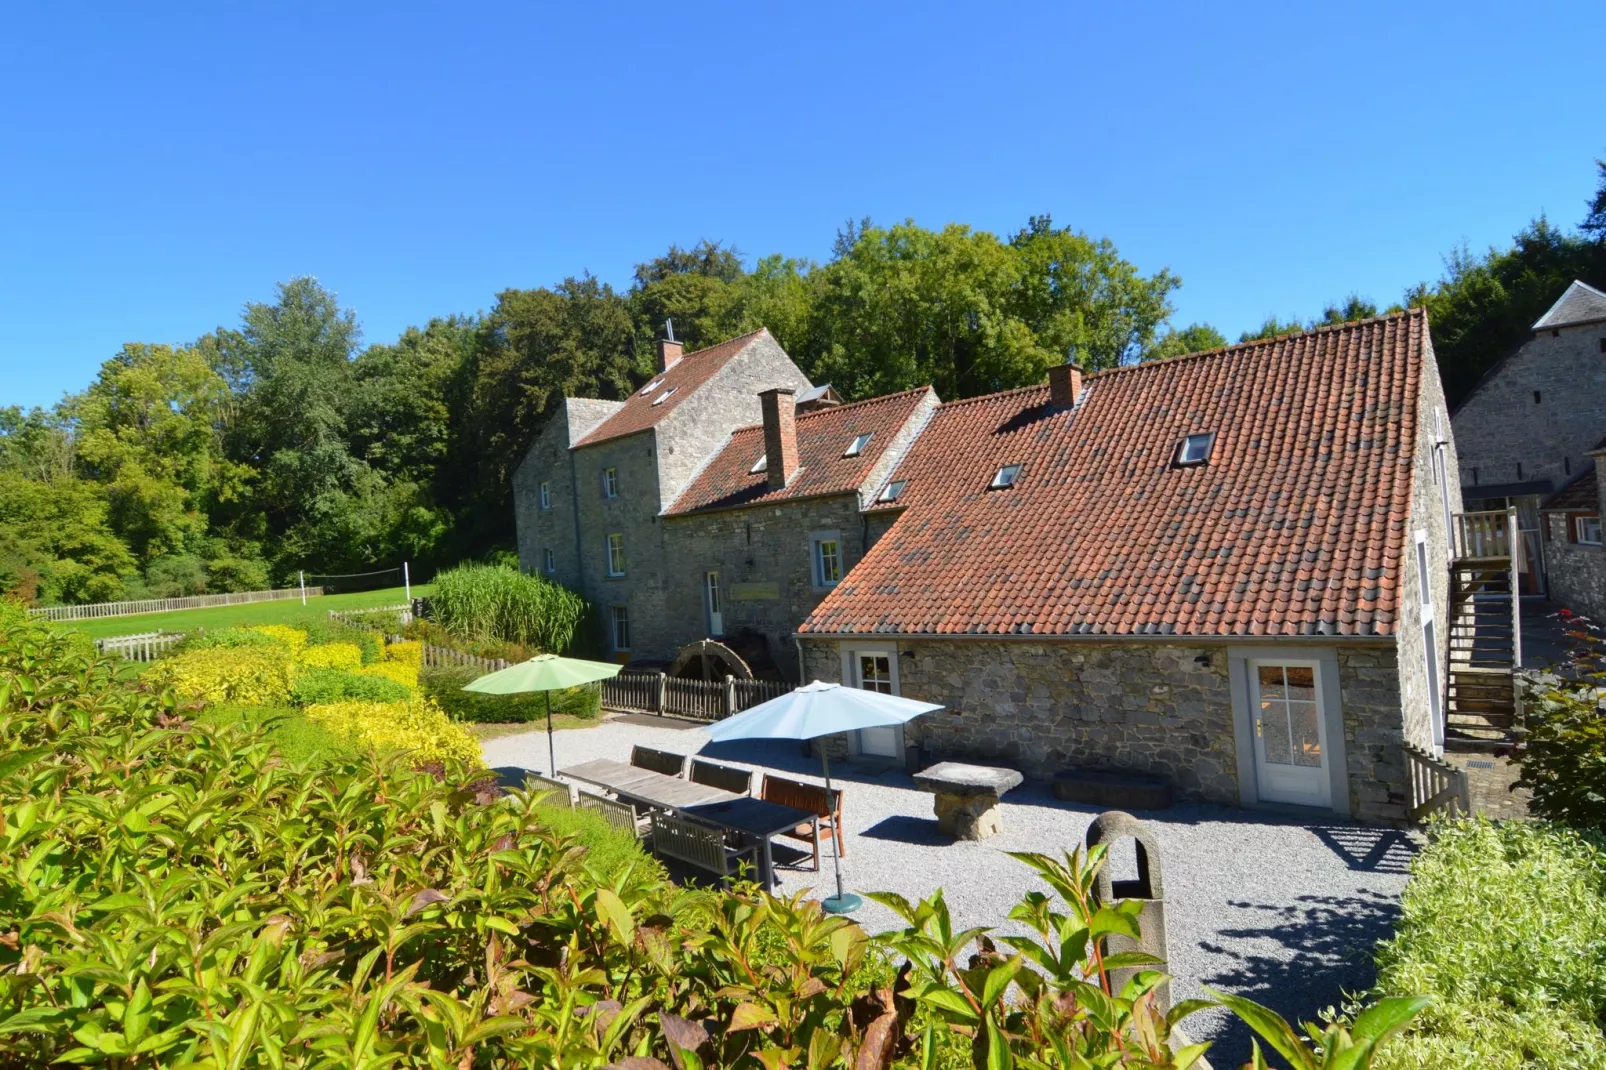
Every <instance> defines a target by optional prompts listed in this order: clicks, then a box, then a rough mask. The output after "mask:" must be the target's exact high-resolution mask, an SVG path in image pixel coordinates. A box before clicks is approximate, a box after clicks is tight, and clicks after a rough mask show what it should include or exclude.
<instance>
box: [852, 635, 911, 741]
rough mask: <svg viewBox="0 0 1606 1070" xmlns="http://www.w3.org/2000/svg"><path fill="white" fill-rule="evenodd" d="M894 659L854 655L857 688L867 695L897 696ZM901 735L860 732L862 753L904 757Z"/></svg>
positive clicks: (870, 730)
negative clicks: (867, 692) (872, 692)
mask: <svg viewBox="0 0 1606 1070" xmlns="http://www.w3.org/2000/svg"><path fill="white" fill-rule="evenodd" d="M892 657H893V656H892V655H891V654H883V653H871V652H869V651H861V652H859V653H856V654H854V655H853V661H854V671H855V673H856V675H857V676H858V681H857V683H858V685H859V686H860V687H862V688H864V689H865V690H866V691H879V692H881V693H882V694H883V695H892V694H896V691H895V689H894V687H893V679H892ZM902 742H903V741H902V734H901V732H900V731H899V730H898V729H897V728H861V729H859V753H860V754H863V755H868V756H871V757H875V758H901V757H903V747H902Z"/></svg>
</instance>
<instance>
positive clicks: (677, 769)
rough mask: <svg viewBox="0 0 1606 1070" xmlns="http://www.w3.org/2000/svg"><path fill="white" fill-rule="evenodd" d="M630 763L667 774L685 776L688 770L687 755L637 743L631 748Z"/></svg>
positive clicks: (639, 767) (640, 767) (638, 767)
mask: <svg viewBox="0 0 1606 1070" xmlns="http://www.w3.org/2000/svg"><path fill="white" fill-rule="evenodd" d="M630 764H631V765H633V766H635V767H636V768H637V769H650V770H652V771H653V772H654V773H662V774H664V775H665V776H683V775H684V774H685V770H686V756H685V755H684V754H675V753H674V752H672V751H667V750H654V749H653V748H651V747H643V746H640V745H637V746H634V747H631V748H630Z"/></svg>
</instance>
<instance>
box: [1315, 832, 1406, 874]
mask: <svg viewBox="0 0 1606 1070" xmlns="http://www.w3.org/2000/svg"><path fill="white" fill-rule="evenodd" d="M1310 831H1311V832H1312V834H1314V835H1315V837H1316V838H1317V839H1318V840H1321V841H1322V843H1324V844H1326V846H1327V848H1328V850H1330V851H1332V852H1333V853H1334V854H1335V855H1337V856H1338V857H1339V858H1341V859H1342V860H1343V862H1344V864H1345V865H1346V866H1348V867H1349V868H1350V869H1354V870H1359V871H1361V872H1363V873H1397V874H1401V875H1403V874H1407V873H1409V872H1411V859H1413V858H1415V857H1416V853H1417V851H1419V850H1421V848H1420V847H1418V846H1417V845H1416V843H1414V842H1413V841H1412V840H1411V838H1410V837H1408V836H1406V835H1405V833H1403V832H1401V831H1400V830H1399V829H1386V828H1367V827H1365V826H1362V825H1312V826H1311V828H1310Z"/></svg>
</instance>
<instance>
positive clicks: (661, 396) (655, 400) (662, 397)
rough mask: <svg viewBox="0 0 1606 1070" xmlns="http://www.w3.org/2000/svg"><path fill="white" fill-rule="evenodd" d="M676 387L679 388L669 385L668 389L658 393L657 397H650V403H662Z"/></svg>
mask: <svg viewBox="0 0 1606 1070" xmlns="http://www.w3.org/2000/svg"><path fill="white" fill-rule="evenodd" d="M677 389H679V388H678V387H673V386H672V387H670V388H669V389H668V390H665V391H664V392H663V393H662V394H659V395H658V396H657V397H655V398H653V399H652V403H653V404H654V405H662V404H663V403H664V402H666V401H668V400H669V395H671V394H673V393H674V392H675V391H676V390H677Z"/></svg>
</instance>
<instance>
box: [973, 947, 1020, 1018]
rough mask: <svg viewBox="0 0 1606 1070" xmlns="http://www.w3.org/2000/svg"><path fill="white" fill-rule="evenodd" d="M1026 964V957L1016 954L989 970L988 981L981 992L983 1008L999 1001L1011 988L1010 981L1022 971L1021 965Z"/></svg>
mask: <svg viewBox="0 0 1606 1070" xmlns="http://www.w3.org/2000/svg"><path fill="white" fill-rule="evenodd" d="M1025 964H1026V960H1025V958H1024V957H1023V956H1021V955H1016V956H1015V957H1014V958H1012V959H1010V960H1009V961H1008V962H1006V963H1004V964H1003V965H1001V966H994V967H993V968H992V969H991V970H989V971H988V972H987V981H986V984H985V985H984V986H983V987H982V993H981V1005H982V1007H983V1008H987V1007H991V1006H992V1005H993V1004H995V1003H997V1002H998V1000H999V999H1000V997H1002V996H1003V994H1004V992H1005V991H1006V990H1007V989H1008V988H1009V983H1010V982H1011V981H1013V980H1014V979H1015V975H1016V974H1017V973H1019V972H1020V971H1021V967H1022V966H1024V965H1025Z"/></svg>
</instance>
